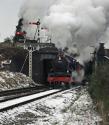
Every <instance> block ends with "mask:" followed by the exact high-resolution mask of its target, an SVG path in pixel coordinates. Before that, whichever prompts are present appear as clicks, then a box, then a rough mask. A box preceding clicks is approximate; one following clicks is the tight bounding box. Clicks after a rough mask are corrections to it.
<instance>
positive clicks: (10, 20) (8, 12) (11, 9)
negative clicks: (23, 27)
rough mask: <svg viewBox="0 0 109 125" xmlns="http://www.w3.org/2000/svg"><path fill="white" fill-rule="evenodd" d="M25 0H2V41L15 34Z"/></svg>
mask: <svg viewBox="0 0 109 125" xmlns="http://www.w3.org/2000/svg"><path fill="white" fill-rule="evenodd" d="M24 1H25V0H0V42H2V41H3V39H4V38H6V37H8V36H11V35H14V32H15V26H16V25H17V22H18V14H19V9H20V7H21V6H22V4H23V2H24Z"/></svg>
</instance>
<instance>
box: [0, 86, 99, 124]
mask: <svg viewBox="0 0 109 125" xmlns="http://www.w3.org/2000/svg"><path fill="white" fill-rule="evenodd" d="M100 120H101V118H100V116H99V115H98V114H97V113H96V112H95V110H94V106H93V103H92V100H91V98H90V96H89V94H88V92H87V90H86V88H82V87H81V88H79V89H76V90H72V91H66V92H61V93H60V94H55V96H53V95H52V96H50V97H46V98H44V99H41V100H39V101H34V102H31V103H29V104H26V105H24V106H21V107H18V108H14V109H12V110H9V111H7V112H3V113H0V125H96V122H98V121H100ZM97 125H99V124H97Z"/></svg>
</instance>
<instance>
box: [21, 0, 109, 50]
mask: <svg viewBox="0 0 109 125" xmlns="http://www.w3.org/2000/svg"><path fill="white" fill-rule="evenodd" d="M20 17H23V18H24V19H25V20H26V21H36V20H37V19H38V18H40V19H41V21H42V23H43V25H44V26H46V27H48V29H49V31H50V33H51V35H52V41H53V42H54V43H56V45H57V46H58V47H63V48H64V47H66V46H67V47H69V48H71V47H72V45H73V43H75V42H76V43H77V46H78V48H79V49H80V48H81V49H83V48H84V47H86V46H91V45H95V44H96V43H97V42H98V41H99V40H103V41H106V42H107V40H108V38H109V36H108V34H109V0H40V1H39V0H26V1H25V3H24V5H23V6H22V8H21V10H20ZM30 31H31V33H30V35H33V34H34V30H30V27H29V32H30Z"/></svg>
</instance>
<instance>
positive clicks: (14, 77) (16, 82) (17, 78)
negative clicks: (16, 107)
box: [0, 71, 36, 91]
mask: <svg viewBox="0 0 109 125" xmlns="http://www.w3.org/2000/svg"><path fill="white" fill-rule="evenodd" d="M35 85H36V83H34V82H33V81H32V80H31V79H30V78H29V77H27V76H26V75H24V74H22V73H13V72H9V71H1V72H0V91H2V90H10V89H18V88H24V87H30V86H31V87H32V86H35Z"/></svg>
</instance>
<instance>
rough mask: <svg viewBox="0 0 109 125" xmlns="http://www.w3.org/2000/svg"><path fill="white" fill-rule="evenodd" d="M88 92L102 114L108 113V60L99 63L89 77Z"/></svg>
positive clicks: (106, 114)
mask: <svg viewBox="0 0 109 125" xmlns="http://www.w3.org/2000/svg"><path fill="white" fill-rule="evenodd" d="M89 92H90V94H91V96H92V98H93V99H94V101H95V102H96V105H97V108H98V111H100V113H101V114H102V115H103V116H106V117H105V119H109V118H107V117H108V115H109V62H108V63H107V62H104V63H102V64H99V65H98V66H97V67H96V69H95V72H94V73H93V74H92V76H91V78H90V84H89Z"/></svg>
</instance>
